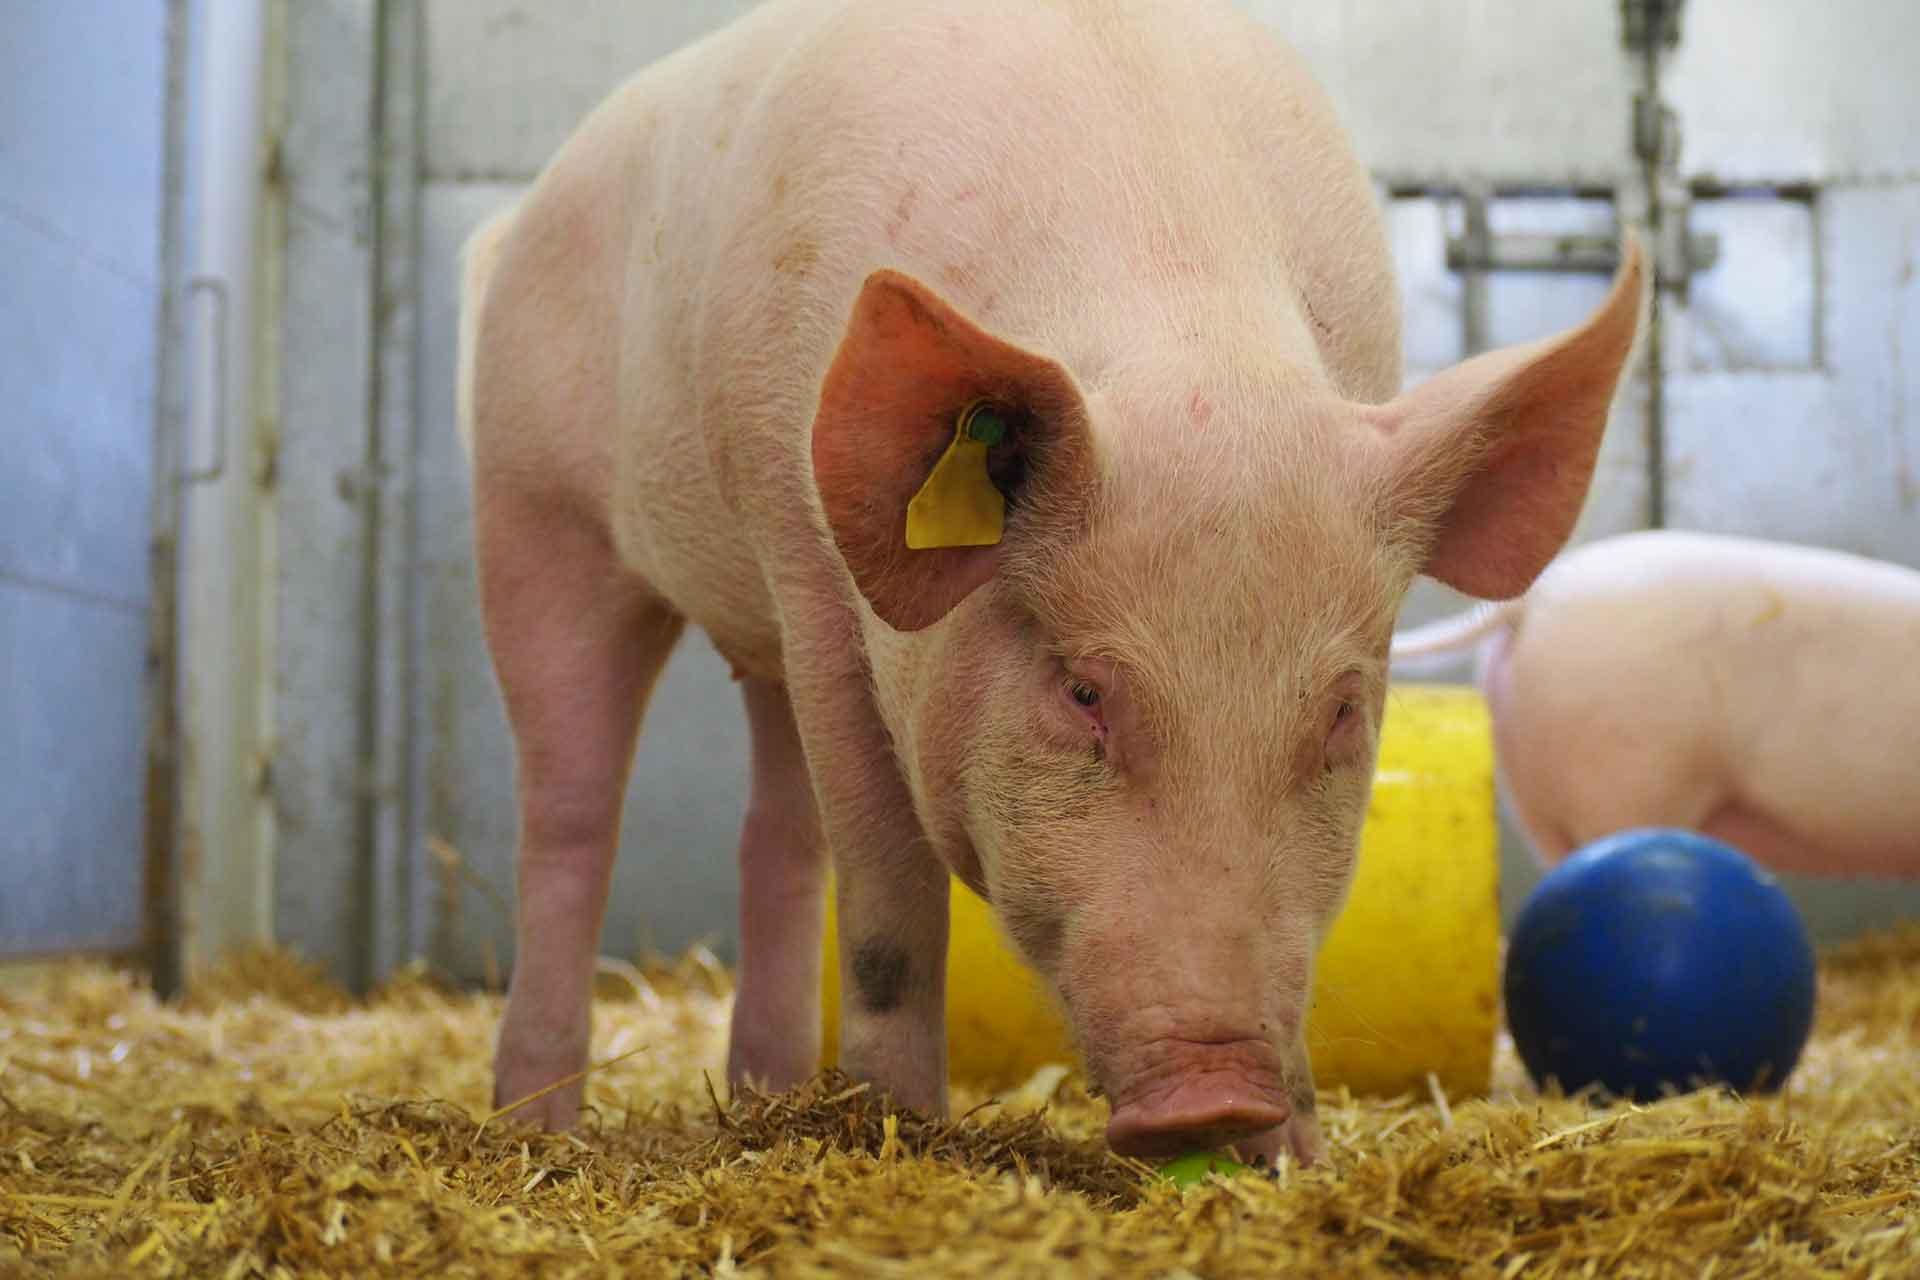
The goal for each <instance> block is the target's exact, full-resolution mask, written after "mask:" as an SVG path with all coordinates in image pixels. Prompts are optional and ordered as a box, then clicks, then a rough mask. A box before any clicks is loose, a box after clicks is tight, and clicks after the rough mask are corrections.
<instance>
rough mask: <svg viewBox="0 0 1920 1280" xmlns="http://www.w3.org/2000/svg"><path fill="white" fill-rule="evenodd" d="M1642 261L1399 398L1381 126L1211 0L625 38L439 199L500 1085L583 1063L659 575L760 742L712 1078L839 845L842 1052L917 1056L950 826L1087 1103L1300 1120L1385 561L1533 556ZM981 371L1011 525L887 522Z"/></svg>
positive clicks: (1247, 1152)
mask: <svg viewBox="0 0 1920 1280" xmlns="http://www.w3.org/2000/svg"><path fill="white" fill-rule="evenodd" d="M1642 295H1643V287H1642V284H1641V268H1640V256H1639V251H1638V249H1637V247H1630V250H1629V253H1628V255H1627V258H1626V261H1625V264H1624V267H1623V270H1622V272H1621V276H1620V278H1619V280H1618V281H1617V282H1616V285H1615V288H1614V290H1613V292H1612V294H1611V296H1610V297H1609V298H1608V300H1607V302H1606V304H1605V305H1604V306H1603V307H1602V308H1601V310H1600V311H1599V312H1598V313H1597V314H1596V315H1595V316H1594V317H1593V318H1592V319H1591V320H1590V321H1589V322H1588V323H1586V324H1585V325H1583V326H1582V327H1580V328H1578V329H1576V330H1573V331H1571V332H1569V333H1566V334H1564V335H1562V336H1560V337H1557V338H1554V339H1551V340H1549V341H1545V342H1542V343H1540V344H1537V345H1533V346H1527V347H1521V348H1515V349H1511V350H1503V351H1498V352H1494V353H1491V354H1488V355H1484V356H1481V357H1479V358H1477V359H1475V360H1472V361H1469V362H1467V363H1465V364H1463V365H1461V366H1459V367H1458V368H1455V369H1453V370H1451V371H1449V372H1447V373H1445V374H1443V375H1441V376H1439V377H1437V378H1435V379H1433V380H1432V381H1431V382H1429V383H1427V384H1426V385H1424V386H1422V387H1420V388H1418V389H1416V390H1414V391H1412V392H1410V393H1408V394H1404V395H1396V393H1398V392H1399V391H1400V328H1399V317H1398V309H1397V304H1396V292H1395V286H1394V281H1393V276H1392V272H1391V267H1390V261H1389V255H1388V251H1387V246H1386V243H1385V239H1384V236H1383V233H1382V225H1381V220H1380V217H1379V215H1378V212H1377V210H1376V207H1375V202H1374V198H1373V194H1372V191H1371V188H1370V186H1369V183H1368V180H1367V176H1366V173H1365V171H1364V170H1363V169H1362V168H1361V166H1360V164H1359V163H1358V161H1357V160H1356V159H1355V157H1354V156H1353V155H1352V153H1351V151H1350V150H1349V147H1348V144H1347V142H1346V141H1345V139H1344V137H1343V135H1342V132H1341V129H1340V127H1339V125H1338V123H1337V122H1336V120H1335V117H1334V114H1333V111H1332V109H1331V107H1330V106H1329V104H1328V102H1327V100H1326V99H1325V97H1324V96H1323V95H1322V93H1321V91H1320V90H1319V89H1318V88H1317V87H1316V86H1315V85H1314V83H1313V81H1312V80H1311V79H1310V78H1309V76H1308V74H1307V72H1306V70H1305V69H1304V68H1303V67H1302V66H1301V64H1300V63H1299V61H1298V60H1297V59H1296V57H1295V56H1294V55H1293V54H1292V53H1291V52H1289V50H1288V49H1287V48H1285V47H1284V46H1283V45H1281V44H1280V43H1279V42H1278V41H1276V40H1275V39H1274V38H1273V36H1272V35H1270V34H1269V33H1268V32H1267V31H1266V30H1265V29H1264V28H1262V27H1261V26H1260V25H1258V24H1257V23H1255V22H1253V21H1251V20H1249V19H1248V18H1246V17H1244V16H1241V15H1239V14H1237V13H1236V11H1235V10H1234V8H1233V7H1232V6H1231V5H1230V4H1227V3H1223V2H1218V0H1207V2H1205V3H1200V2H1197V0H1135V2H1132V3H1117V2H1114V0H1065V2H1061V3H1049V4H1036V3H1031V2H1030V0H1022V2H1020V3H1013V2H1011V0H1006V2H1001V3H979V4H967V5H954V4H951V3H947V2H946V0H886V2H884V3H883V2H881V0H772V2H770V3H767V4H765V5H763V6H761V7H760V8H758V9H756V10H755V11H753V12H752V13H751V14H749V15H748V16H747V17H745V18H743V19H741V20H740V21H738V22H736V23H735V24H733V25H732V26H730V27H728V28H726V29H724V30H722V31H720V32H719V33H718V34H716V35H714V36H712V37H710V38H708V39H706V40H703V41H701V42H699V43H698V44H695V45H693V46H691V47H689V48H687V49H685V50H683V51H682V52H680V53H678V54H675V55H674V56H672V57H669V58H667V59H664V60H663V61H661V62H660V63H658V64H657V65H655V66H653V67H651V68H649V69H648V70H646V71H645V72H643V73H642V74H640V75H638V76H637V77H635V78H634V79H632V80H631V81H629V82H628V83H627V84H626V85H625V86H624V87H622V88H621V89H619V90H618V91H617V92H616V93H615V94H614V95H613V96H612V97H611V98H610V99H609V100H608V101H607V103H606V104H605V105H604V106H602V107H601V108H600V109H599V110H597V111H596V112H594V113H593V114H592V115H591V116H589V117H588V119H587V120H586V121H585V123H584V124H582V125H581V127H580V129H579V131H578V132H577V133H576V134H575V135H574V136H573V137H572V139H571V140H569V141H568V142H567V143H566V145H565V146H564V148H563V149H562V150H561V152H560V153H559V155H558V157H557V158H556V159H555V160H554V161H553V163H552V164H551V165H550V166H549V167H548V169H547V170H546V171H545V173H543V174H542V175H541V177H540V179H539V181H538V182H537V183H536V184H535V186H534V188H533V190H532V191H531V192H530V194H529V195H528V196H527V197H526V199H525V200H524V201H523V202H521V204H520V205H519V206H518V208H517V209H516V210H514V211H512V212H511V213H509V214H507V215H504V216H502V217H500V218H497V219H496V220H494V221H493V222H491V223H489V224H487V225H486V226H484V227H482V228H481V229H480V230H479V231H478V232H477V233H476V234H475V235H474V237H473V239H472V240H471V242H470V243H469V246H468V258H467V266H466V280H465V300H464V305H463V323H462V352H461V359H462V372H461V378H462V395H461V404H462V419H463V422H464V424H465V425H464V428H463V429H464V431H465V432H466V434H467V436H468V438H469V439H470V442H471V450H472V458H473V480H474V503H475V519H476V525H477V528H476V551H477V558H478V563H479V575H480V590H481V599H482V605H483V608H484V612H485V620H486V628H487V637H488V642H489V644H490V646H491V649H492V653H493V658H494V663H495V668H496V670H497V672H498V675H499V679H500V684H501V687H502V690H503V692H504V696H505V700H506V706H507V711H508V715H509V718H510V721H511V724H512V728H513V733H514V738H515V744H516V748H517V759H518V803H519V811H520V820H521V828H520V846H519V867H520V872H519V875H520V884H519V919H518V942H517V952H516V957H515V964H514V967H513V977H512V984H511V989H510V993H509V998H508V1001H507V1008H506V1014H505V1018H504V1023H503V1027H502V1030H501V1036H500V1042H499V1048H498V1054H497V1059H496V1063H495V1069H496V1077H495V1079H496V1083H495V1090H496V1096H497V1097H499V1098H500V1099H502V1100H512V1099H517V1098H520V1097H522V1096H524V1095H526V1094H528V1093H531V1092H533V1091H534V1090H536V1089H539V1088H541V1087H542V1086H545V1085H548V1084H549V1083H551V1082H553V1081H555V1080H558V1079H560V1078H561V1077H563V1076H565V1075H567V1074H568V1073H570V1072H574V1071H577V1070H579V1069H580V1068H581V1067H582V1066H583V1065H584V1063H585V1059H586V1053H587V1047H588V1031H589V1028H588V987H589V976H590V971H591V966H592V961H593V956H594V951H595V948H596V945H597V939H598V935H599V930H600V924H601V918H602V912H603V908H604V905H605V901H606V894H607V883H608V875H609V870H610V866H611V861H612V858H613V854H614V849H615V844H616V834H617V829H618V825H619V822H620V802H621V796H622V792H623V787H624V784H625V781H626V778H627V773H628V769H629V765H630V762H631V759H632V753H633V747H634V740H635V734H636V731H637V729H638V726H639V723H640V718H641V714H642V711H643V709H644V707H645V704H646V701H647V695H648V692H649V690H650V689H651V687H652V685H653V683H654V680H655V678H656V676H658V674H659V672H660V669H661V666H662V664H663V663H665V661H666V659H667V655H668V652H669V651H670V650H671V649H672V648H673V645H674V642H675V640H676V639H677V638H678V637H679V635H680V633H681V629H682V628H683V627H684V626H685V625H686V624H687V623H689V622H691V623H692V624H694V625H696V626H699V627H702V628H704V629H705V630H706V631H707V633H708V634H709V635H710V636H711V637H712V639H713V642H714V644H715V646H716V647H717V648H718V649H719V651H720V652H721V653H722V654H724V655H725V656H726V657H727V659H728V660H729V661H730V662H731V663H732V664H733V666H734V668H735V669H736V672H737V673H738V676H739V678H740V681H741V684H742V689H743V695H744V699H745V703H746V711H747V717H748V721H749V724H750V727H751V733H752V742H753V748H752V782H751V789H752V790H751V800H750V804H749V808H748V815H747V819H746V827H745V831H744V833H743V835H742V837H741V842H740V852H739V857H740V876H741V896H742V902H741V916H742V919H741V943H740V976H739V988H738V997H737V1004H736V1007H735V1010H734V1018H733V1033H732V1043H731V1050H730V1057H729V1063H728V1073H729V1076H730V1077H731V1078H734V1079H739V1078H743V1077H748V1078H753V1079H757V1080H761V1081H764V1082H767V1083H770V1084H772V1085H775V1086H785V1085H789V1084H791V1083H793V1082H795V1081H797V1080H800V1079H802V1078H804V1077H805V1076H807V1075H808V1074H809V1073H810V1072H811V1071H812V1070H813V1068H814V1066H815V1063H816V1058H817V1054H818V1050H819V1034H818V1030H817V1027H818V1018H819V1003H818V1001H819V999H820V991H819V988H820V973H819V967H820V955H821V946H820V942H821V938H820V931H821V916H822V906H823V897H822V894H823V887H822V886H823V884H824V871H825V857H826V852H825V851H826V850H827V849H831V851H832V857H833V860H834V861H833V865H834V869H835V886H836V892H837V895H838V896H837V904H838V918H839V921H840V926H839V927H840V933H841V937H840V955H841V956H842V957H844V959H843V961H842V963H843V965H844V968H845V972H844V973H843V975H842V979H843V983H844V986H843V990H845V991H846V992H848V993H849V998H848V999H847V1000H846V1001H845V1002H844V1012H843V1015H842V1018H843V1021H842V1024H841V1033H840V1044H841V1046H842V1047H841V1061H842V1065H843V1066H844V1067H845V1068H846V1069H847V1070H848V1071H850V1072H852V1073H853V1074H854V1075H856V1076H858V1077H861V1078H864V1079H867V1080H871V1081H874V1082H876V1083H877V1084H878V1085H879V1086H881V1087H883V1088H884V1089H886V1090H888V1091H890V1092H891V1093H892V1095H893V1096H894V1098H895V1100H896V1101H897V1102H899V1103H901V1104H903V1105H910V1106H914V1107H919V1108H924V1109H928V1110H932V1111H938V1110H940V1109H942V1108H944V1106H945V1101H946V1046H945V1041H944V1034H945V1032H944V1019H943V1010H944V1000H945V973H944V968H945V958H946V947H947V911H948V904H947V897H948V883H949V879H948V878H949V875H953V876H958V877H959V878H960V879H961V880H962V881H963V882H964V883H966V884H967V885H969V886H970V887H972V888H973V889H975V890H976V891H978V892H979V893H980V894H982V895H983V896H984V897H986V898H987V899H988V900H989V901H990V902H992V904H993V906H994V909H995V911H996V913H997V915H998V918H999V920H1000V921H1001V922H1002V923H1003V924H1004V926H1005V928H1006V930H1007V932H1008V934H1009V935H1010V937H1011V938H1012V940H1013V942H1014V943H1015V944H1016V945H1017V946H1018V947H1019V949H1020V950H1021V952H1022V953H1024V955H1025V956H1026V957H1027V958H1028V959H1029V960H1030V961H1031V962H1032V963H1033V964H1034V965H1035V966H1036V967H1037V968H1038V970H1039V971H1040V972H1041V973H1043V974H1044V975H1046V976H1047V978H1048V979H1050V981H1051V982H1052V984H1053V985H1054V987H1055V988H1056V989H1057V991H1058V992H1059V995H1060V996H1061V998H1062V1000H1063V1002H1064V1005H1065V1009H1066V1012H1067V1014H1068V1016H1069V1018H1070V1020H1071V1023H1072V1025H1073V1027H1074V1028H1075V1029H1076V1032H1077V1035H1078V1037H1079V1039H1080V1041H1081V1044H1082V1047H1083V1049H1084V1051H1085V1054H1086V1057H1087V1061H1088V1064H1089V1067H1090V1070H1091V1072H1092V1074H1093V1076H1094V1077H1095V1079H1096V1082H1097V1084H1098V1085H1099V1086H1100V1087H1101V1088H1102V1089H1103V1090H1104V1092H1105V1094H1106V1096H1107V1098H1108V1100H1109V1102H1110V1104H1111V1108H1112V1120H1111V1126H1110V1129H1109V1139H1110V1141H1111V1142H1112V1144H1113V1145H1114V1147H1115V1148H1117V1149H1119V1150H1121V1151H1126V1152H1138V1153H1153V1152H1158V1151H1165V1150H1172V1149H1177V1148H1187V1147H1191V1146H1197V1145H1212V1144H1226V1143H1236V1144H1238V1149H1239V1150H1240V1151H1241V1153H1242V1154H1243V1155H1244V1156H1248V1157H1253V1156H1274V1155H1277V1154H1278V1153H1279V1152H1280V1151H1282V1150H1283V1149H1284V1150H1291V1151H1292V1152H1293V1153H1295V1155H1297V1156H1298V1157H1299V1158H1301V1159H1303V1160H1305V1159H1311V1158H1312V1157H1313V1156H1314V1155H1315V1154H1316V1153H1317V1151H1318V1150H1319V1148H1320V1141H1321V1140H1320V1133H1319V1128H1318V1126H1317V1124H1316V1122H1315V1119H1314V1089H1313V1081H1312V1078H1311V1074H1310V1071H1309V1068H1308V1062H1307V1055H1306V1052H1305V1039H1304V1031H1305V1028H1304V1026H1303V1023H1304V1019H1305V1016H1306V1012H1307V993H1308V983H1309V977H1310V974H1311V971H1312V967H1313V962H1314V954H1315V951H1316V948H1317V946H1318V943H1319V940H1320V939H1321V937H1322V936H1323V933H1324V931H1325V929H1326V927H1327V925H1328V922H1329V921H1330V920H1331V918H1332V917H1333V915H1334V914H1335V912H1336V911H1337V910H1338V909H1339V907H1340V904H1341V902H1342V899H1343V896H1344V894H1345V891H1346V888H1347V885H1348V883H1349V880H1350V877H1351V875H1352V871H1353V862H1354V856H1355V846H1356V840H1357V836H1358V832H1359V829H1360V824H1361V818H1362V815H1363V814H1364V812H1365V809H1366V803H1367V796H1368V791H1369V788H1370V786H1371V782H1372V765H1373V759H1374V750H1375V743H1376V739H1377V736H1378V733H1379V728H1380V721H1381V715H1382V710H1383V698H1384V694H1385V690H1386V676H1387V646H1388V643H1389V639H1390V633H1391V630H1392V626H1393V620H1394V617H1395V614H1396V612H1397V611H1398V608H1399V605H1400V601H1401V598H1402V595H1403V594H1404V592H1405V591H1406V589H1407V587H1408V585H1409V583H1410V582H1411V580H1412V579H1413V577H1414V575H1415V574H1416V573H1418V572H1422V571H1424V572H1426V573H1429V574H1432V575H1434V576H1436V577H1438V578H1440V579H1443V580H1445V581H1447V582H1450V583H1452V584H1454V585H1456V586H1458V587H1460V588H1462V589H1465V590H1467V591H1470V592H1474V593H1478V594H1482V595H1486V596H1506V595H1512V594H1514V593H1516V592H1519V591H1522V590H1524V589H1525V588H1526V586H1527V585H1528V584H1529V583H1530V582H1531V581H1532V580H1533V577H1534V575H1535V574H1536V573H1537V572H1538V571H1539V570H1540V568H1541V567H1542V566H1543V565H1545V564H1546V563H1547V562H1548V560H1549V559H1551V558H1552V556H1553V555H1554V554H1555V553H1556V552H1557V551H1558V549H1559V548H1560V546H1561V545H1562V543H1563V542H1564V540H1565V538H1566V536H1567V533H1568V530H1569V528H1570V527H1571V525H1572V523H1573V521H1574V518H1575V516H1576V515H1577V513H1578V511H1579V509H1580V506H1581V503H1582V500H1583V499H1584V496H1585V494H1586V490H1587V485H1588V480H1589V477H1590V475H1591V472H1592V468H1593V462H1594V454H1595V450H1596V448H1597V446H1598V443H1599V440H1600V435H1601V431H1602V428H1603V426H1604V424H1605V422H1606V417H1607V410H1608V406H1609V402H1610V400H1611V398H1612V396H1613V394H1614V391H1615V387H1616V383H1617V381H1618V378H1619V375H1620V371H1621V368H1622V365H1623V363H1624V362H1625V360H1626V359H1627V357H1628V354H1629V350H1630V348H1631V346H1632V344H1633V339H1634V335H1635V332H1636V328H1637V324H1638V318H1639V310H1640V306H1641V303H1642ZM978 403H985V404H986V405H987V406H989V408H990V411H991V413H992V415H993V417H994V419H995V421H996V422H997V423H998V424H999V425H1000V426H1001V427H1003V428H1004V434H1002V435H1000V438H999V439H998V441H997V443H993V444H992V446H991V449H990V452H988V453H987V455H986V459H985V463H984V474H981V475H980V476H979V477H978V482H979V484H980V485H981V486H986V485H988V484H991V486H992V490H993V493H994V494H997V495H1000V496H999V498H998V499H997V500H1000V501H1003V502H1004V506H1005V527H1004V534H1003V536H1001V537H1000V538H999V540H998V541H994V542H987V543H984V544H981V545H963V546H935V547H930V548H925V549H912V548H909V546H908V545H907V540H906V537H905V528H906V519H907V515H906V513H907V509H908V505H909V503H910V501H911V500H912V499H913V498H914V496H915V495H916V493H918V492H919V491H920V490H921V488H922V486H923V485H924V484H925V483H926V482H927V479H928V476H929V474H930V472H931V470H932V469H933V467H934V466H935V464H936V463H937V462H938V461H939V460H940V459H941V458H942V457H943V455H944V454H945V453H946V451H947V449H948V447H949V445H950V444H952V443H953V442H954V440H955V436H956V421H957V420H958V419H959V416H960V415H961V414H962V413H963V411H965V410H966V409H967V408H968V407H969V406H971V405H975V404H978ZM976 465H979V464H976ZM1409 998H1410V999H1416V998H1418V997H1417V995H1416V994H1413V993H1410V995H1409ZM580 1096H581V1091H580V1087H579V1086H578V1084H574V1085H571V1086H569V1087H567V1088H563V1089H560V1090H557V1091H555V1092H554V1093H552V1094H550V1095H548V1096H546V1097H544V1098H542V1099H540V1100H539V1101H538V1102H536V1103H534V1104H532V1105H531V1106H530V1107H529V1108H528V1110H529V1111H530V1112H531V1113H532V1114H534V1115H535V1116H536V1117H537V1118H538V1119H539V1120H540V1121H542V1122H544V1123H546V1124H548V1125H551V1126H564V1125H568V1124H570V1123H572V1121H573V1119H574V1117H575V1115H576V1112H577V1109H578V1105H579V1101H580Z"/></svg>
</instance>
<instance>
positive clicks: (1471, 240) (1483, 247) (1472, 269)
mask: <svg viewBox="0 0 1920 1280" xmlns="http://www.w3.org/2000/svg"><path fill="white" fill-rule="evenodd" d="M1463 198H1464V200H1465V202H1466V217H1467V228H1466V231H1467V234H1466V238H1465V241H1464V243H1463V245H1462V253H1461V257H1462V258H1463V259H1464V260H1465V261H1467V262H1486V261H1489V260H1491V259H1492V257H1493V232H1492V228H1491V224H1490V222H1489V220H1488V216H1487V205H1488V204H1489V203H1491V202H1492V199H1493V197H1492V193H1491V192H1490V191H1488V190H1487V189H1486V188H1485V187H1474V188H1471V189H1469V190H1468V191H1467V192H1466V193H1465V194H1464V197H1463ZM1447 258H1448V261H1449V262H1451V261H1452V259H1453V247H1452V245H1451V244H1449V245H1448V247H1447ZM1456 270H1460V271H1461V272H1462V277H1461V281H1460V327H1461V349H1462V350H1463V351H1464V352H1466V354H1468V355H1475V354H1477V353H1479V352H1482V351H1485V350H1486V349H1487V347H1488V345H1489V338H1488V334H1489V333H1490V331H1491V328H1492V320H1491V318H1490V317H1489V316H1488V314H1487V276H1486V269H1485V268H1484V267H1478V266H1464V267H1460V268H1456Z"/></svg>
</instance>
